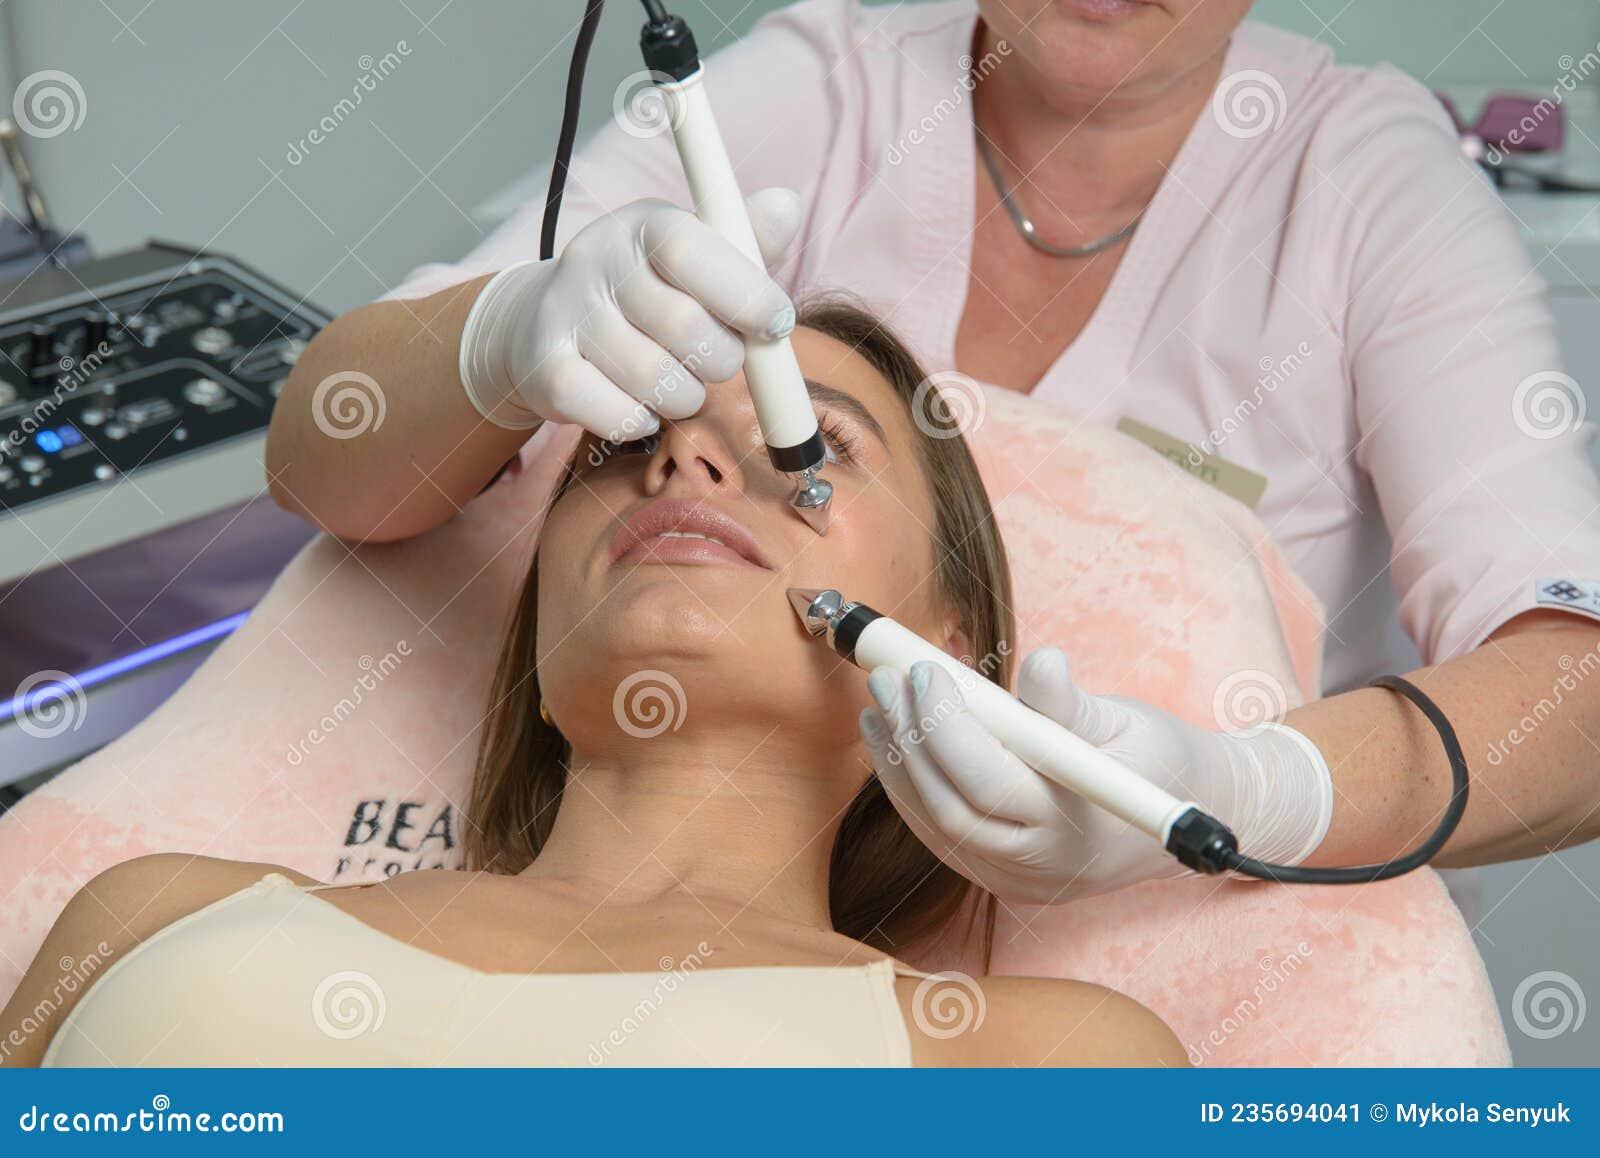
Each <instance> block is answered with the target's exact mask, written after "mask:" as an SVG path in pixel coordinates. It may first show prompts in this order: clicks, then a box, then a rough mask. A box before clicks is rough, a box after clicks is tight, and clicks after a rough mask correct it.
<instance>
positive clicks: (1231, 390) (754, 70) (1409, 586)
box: [394, 0, 1600, 692]
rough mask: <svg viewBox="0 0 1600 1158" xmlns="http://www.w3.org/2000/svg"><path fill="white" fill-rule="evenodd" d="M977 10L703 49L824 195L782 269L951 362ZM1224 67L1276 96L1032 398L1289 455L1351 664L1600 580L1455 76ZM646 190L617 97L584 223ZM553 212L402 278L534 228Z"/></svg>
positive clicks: (1266, 502) (1263, 508) (793, 18)
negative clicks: (870, 311)
mask: <svg viewBox="0 0 1600 1158" xmlns="http://www.w3.org/2000/svg"><path fill="white" fill-rule="evenodd" d="M975 19H976V12H975V9H974V7H973V5H972V4H971V2H970V0H955V2H952V3H939V4H917V5H899V6H893V7H882V8H877V7H870V8H869V7H862V6H861V5H860V4H858V3H856V2H855V0H807V2H806V3H802V4H797V5H796V6H794V7H792V8H789V9H786V10H784V11H782V12H778V13H776V14H774V15H772V16H770V17H768V18H766V19H764V20H763V21H761V22H760V23H759V24H758V25H757V26H756V28H755V29H754V30H753V31H752V32H751V34H750V35H749V36H747V37H746V38H745V39H744V40H742V41H741V42H739V43H738V44H736V45H734V46H732V47H730V48H728V49H727V50H725V51H723V52H720V53H718V54H717V55H716V56H715V57H713V58H712V59H711V60H709V61H708V62H707V73H706V76H707V80H706V83H707V87H708V91H709V93H710V96H711V99H712V101H713V102H714V104H715V107H716V112H717V117H718V120H719V123H720V125H721V128H722V131H723V134H724V136H725V137H726V139H727V143H728V150H729V153H730V154H731V156H732V157H733V159H734V161H735V164H736V165H737V166H738V169H739V175H740V181H741V183H742V184H743V186H744V187H745V188H746V189H747V190H752V191H753V190H755V189H758V188H761V187H764V186H768V185H787V186H789V187H791V188H794V189H797V190H799V191H800V193H801V195H802V196H803V198H804V199H805V202H806V204H807V206H808V213H807V218H806V221H805V224H804V226H803V230H802V238H801V243H800V244H798V245H797V246H796V247H795V248H794V250H793V251H792V252H791V253H790V255H789V256H788V257H787V258H786V259H785V260H784V262H783V263H782V265H781V266H780V267H779V268H778V269H777V270H776V271H775V272H776V274H777V276H778V277H779V278H780V280H781V281H782V282H783V283H784V284H785V285H786V286H787V287H788V288H789V289H790V290H791V291H793V292H796V293H799V292H803V291H806V290H821V289H845V290H849V291H852V292H853V293H855V294H856V295H858V296H859V297H861V298H863V299H864V300H865V301H866V303H867V304H868V305H870V306H872V307H873V308H874V309H876V310H878V311H879V312H881V313H882V314H884V315H885V316H886V317H887V318H888V320H889V321H890V322H891V323H892V324H893V325H894V326H895V327H896V328H897V329H898V330H899V331H900V332H901V333H902V334H903V335H904V336H905V337H906V338H907V339H908V341H909V342H910V344H911V345H912V347H913V348H914V349H915V350H916V352H917V353H918V355H919V356H920V357H921V358H922V359H923V361H924V363H925V364H926V365H927V366H928V367H929V368H930V369H932V370H938V369H945V368H951V367H954V365H955V354H954V345H955V333H956V326H957V323H958V321H959V319H960V317H961V312H962V307H963V303H964V300H965V296H966V289H967V268H968V258H969V253H970V247H971V232H972V225H973V217H974V206H973V189H974V183H975V169H974V165H975V163H976V155H975V152H974V145H973V127H972V120H971V114H972V104H971V99H970V97H971V93H970V91H969V88H968V82H967V80H966V78H967V77H968V75H969V70H970V68H971V65H972V61H971V55H970V45H971V37H972V32H973V27H974V21H975ZM1240 74H1245V75H1242V76H1241V75H1240ZM1262 74H1265V75H1264V76H1263V75H1262ZM1223 78H1224V79H1223V82H1222V85H1221V86H1219V89H1226V88H1229V86H1230V85H1239V84H1250V85H1254V86H1255V87H1256V89H1257V91H1259V92H1264V93H1265V94H1266V98H1267V101H1268V104H1269V106H1270V112H1271V114H1272V115H1270V116H1268V117H1267V118H1266V120H1265V121H1264V122H1253V123H1244V122H1240V121H1232V122H1230V121H1229V120H1228V118H1227V117H1225V116H1223V115H1221V114H1220V113H1219V112H1218V111H1217V110H1216V109H1215V108H1213V109H1208V110H1207V112H1205V113H1204V114H1202V115H1201V117H1200V118H1199V119H1198V121H1197V122H1196V124H1195V126H1194V128H1193V130H1192V131H1191V133H1190V135H1189V138H1188V140H1187V142H1186V143H1185V144H1184V146H1183V148H1182V150H1181V151H1180V153H1179V155H1178V157H1177V158H1176V160H1175V162H1174V164H1173V165H1172V167H1171V171H1170V175H1169V176H1168V178H1167V179H1166V180H1165V181H1164V183H1163V184H1162V186H1161V188H1160V191H1159V192H1158V193H1157V195H1156V197H1155V200H1154V201H1153V202H1152V204H1151V205H1150V207H1149V210H1148V212H1147V213H1146V215H1145V218H1144V220H1143V222H1142V224H1141V225H1140V226H1139V229H1138V231H1137V233H1136V234H1135V235H1134V237H1133V239H1132V241H1131V243H1130V245H1129V247H1128V249H1127V251H1126V253H1125V255H1124V257H1123V260H1122V263H1121V265H1120V267H1119V268H1118V270H1117V271H1116V275H1115V277H1114V279H1113V280H1112V283H1111V285H1110V287H1109V289H1108V290H1107V292H1106V295H1105V298H1104V300H1103V301H1102V302H1101V303H1100V305H1099V308H1098V309H1097V310H1096V312H1095V313H1094V315H1093V317H1092V318H1091V319H1090V321H1089V323H1088V325H1087V326H1086V328H1085V329H1084V331H1083V332H1082V334H1081V335H1080V336H1079V337H1078V338H1077V339H1076V340H1075V341H1074V342H1073V343H1072V345H1071V346H1070V347H1069V348H1068V349H1067V350H1066V351H1065V352H1064V353H1063V354H1062V355H1061V356H1060V357H1059V358H1058V359H1057V360H1056V362H1055V363H1054V365H1052V366H1051V367H1050V369H1049V370H1048V371H1046V373H1045V374H1044V376H1043V377H1042V378H1041V379H1040V380H1039V382H1038V384H1037V386H1036V388H1035V390H1034V396H1035V397H1037V398H1040V399H1043V400H1045V401H1047V402H1049V403H1051V404H1054V405H1058V406H1060V407H1063V408H1065V409H1067V410H1069V411H1072V412H1074V413H1076V414H1079V415H1081V416H1082V417H1083V418H1084V420H1086V421H1090V422H1096V423H1104V424H1107V425H1110V424H1114V423H1115V422H1116V421H1117V420H1118V419H1119V418H1120V417H1122V416H1124V415H1126V416H1131V417H1134V418H1137V419H1139V420H1141V421H1143V422H1144V423H1146V424H1148V425H1150V426H1154V427H1156V428H1158V429H1160V430H1162V431H1165V432H1167V433H1169V434H1172V435H1175V436H1178V437H1180V438H1183V439H1185V440H1186V441H1189V442H1192V443H1199V444H1202V445H1206V446H1207V448H1208V449H1212V450H1215V451H1217V452H1218V453H1220V454H1221V455H1223V456H1224V457H1225V458H1228V459H1230V460H1232V461H1233V462H1236V463H1238V464H1241V465H1243V466H1245V467H1247V468H1249V469H1251V470H1253V471H1256V472H1258V473H1260V474H1262V475H1265V476H1266V478H1267V488H1266V493H1265V496H1264V497H1263V499H1262V501H1261V503H1260V505H1259V506H1258V508H1257V509H1258V512H1259V514H1260V515H1261V517H1262V519H1263V521H1264V522H1265V523H1266V525H1267V526H1268V527H1269V528H1270V529H1271V530H1272V532H1273V534H1274V535H1275V537H1276V538H1277V539H1278V541H1279V542H1280V543H1281V544H1282V546H1283V548H1284V550H1285V553H1286V554H1287V556H1288V558H1289V559H1290V561H1291V562H1292V563H1293V564H1294V566H1295V567H1296V568H1297V569H1298V570H1299V572H1300V574H1301V575H1302V576H1303V577H1304V579H1305V580H1306V582H1307V584H1308V585H1309V586H1310V587H1311V588H1312V590H1314V591H1315V592H1316V594H1317V595H1318V596H1319V597H1320V598H1321V600H1322V601H1323V603H1324V605H1325V606H1326V608H1327V616H1328V641H1327V655H1326V657H1325V664H1324V688H1325V690H1326V691H1329V692H1333V691H1338V690H1340V689H1342V688H1343V687H1346V686H1348V685H1349V684H1351V683H1353V682H1358V681H1359V680H1361V679H1362V678H1363V677H1365V676H1367V675H1370V674H1374V673H1376V672H1378V671H1381V670H1397V669H1399V668H1401V667H1403V666H1404V663H1405V657H1404V655H1403V654H1401V653H1398V652H1397V650H1396V643H1397V642H1400V641H1397V639H1396V637H1395V635H1394V633H1393V632H1392V630H1391V624H1392V623H1393V621H1394V618H1395V614H1396V610H1397V607H1398V614H1399V622H1400V624H1401V625H1402V626H1403V628H1404V630H1405V632H1406V634H1408V635H1409V636H1410V637H1411V639H1412V640H1413V641H1414V643H1415V645H1416V647H1417V649H1418V651H1420V653H1421V654H1422V656H1423V658H1424V659H1425V660H1426V661H1428V662H1430V663H1436V662H1440V661H1443V660H1446V659H1449V658H1452V657H1454V656H1457V655H1460V654H1462V653H1464V652H1466V651H1468V650H1470V649H1472V648H1473V647H1475V646H1476V645H1477V644H1479V643H1480V642H1481V641H1482V640H1483V639H1484V638H1485V637H1486V636H1487V635H1488V634H1489V633H1490V632H1491V631H1493V630H1494V628H1495V627H1496V626H1498V625H1499V624H1501V623H1503V622H1505V621H1506V620H1507V619H1509V618H1510V617H1512V616H1513V615H1515V614H1517V613H1518V612H1521V611H1524V610H1527V609H1529V608H1532V607H1534V606H1536V605H1540V604H1541V602H1544V603H1549V602H1551V601H1552V600H1554V601H1558V602H1559V600H1560V595H1559V594H1553V595H1546V596H1544V597H1543V599H1542V600H1541V596H1540V591H1541V590H1542V589H1548V588H1552V587H1556V586H1558V584H1556V583H1554V582H1552V581H1553V580H1561V579H1572V580H1577V581H1578V583H1579V584H1580V585H1581V584H1582V582H1583V581H1584V580H1586V579H1591V578H1600V523H1595V522H1591V521H1589V520H1590V517H1591V516H1592V515H1593V514H1594V513H1595V511H1596V510H1597V508H1600V483H1597V480H1596V477H1595V474H1594V471H1593V469H1592V468H1591V466H1590V464H1589V461H1588V458H1587V454H1586V449H1587V446H1588V444H1589V441H1590V440H1591V438H1592V437H1593V433H1592V429H1593V428H1592V427H1590V426H1587V425H1580V424H1577V423H1573V422H1570V421H1563V419H1564V414H1563V412H1562V406H1561V405H1560V403H1562V402H1563V401H1573V399H1572V398H1570V397H1569V398H1566V399H1563V398H1562V396H1561V395H1560V394H1559V393H1558V394H1556V395H1554V396H1552V395H1550V394H1549V390H1548V388H1549V386H1550V383H1551V382H1556V383H1557V385H1556V387H1555V389H1556V390H1557V391H1559V390H1561V389H1562V387H1561V386H1560V380H1559V379H1558V378H1552V377H1550V376H1551V375H1559V372H1560V370H1561V355H1560V353H1559V351H1558V350H1557V346H1556V338H1555V331H1554V326H1553V323H1552V321H1551V319H1550V316H1549V314H1548V312H1547V310H1546V307H1545V304H1544V300H1543V284H1542V282H1541V281H1540V279H1539V278H1538V277H1537V275H1536V274H1535V273H1534V272H1533V270H1532V268H1531V266H1530V263H1529V260H1528V258H1527V255H1526V253H1525V252H1524V250H1523V248H1522V246H1521V243H1520V241H1519V239H1518V238H1517V236H1516V234H1515V232H1514V230H1513V229H1512V226H1511V223H1510V221H1509V219H1508V217H1507V214H1506V213H1505V211H1504V210H1503V208H1502V207H1501V205H1500V203H1499V201H1498V199H1497V198H1496V196H1495V195H1494V193H1493V191H1492V190H1491V189H1490V188H1489V187H1488V186H1487V185H1486V184H1485V183H1484V182H1483V181H1482V179H1481V178H1480V177H1479V176H1478V174H1476V173H1475V172H1474V171H1473V170H1472V169H1471V167H1470V166H1469V165H1467V164H1466V163H1465V162H1464V161H1463V160H1462V158H1461V155H1460V152H1459V149H1458V147H1457V144H1456V139H1455V136H1454V134H1453V132H1452V130H1451V126H1450V123H1449V120H1448V118H1447V117H1446V115H1445V113H1444V112H1443V111H1442V109H1441V108H1440V107H1439V106H1438V104H1437V102H1436V101H1435V100H1434V99H1433V98H1432V97H1431V96H1430V94H1429V93H1428V92H1427V91H1426V90H1425V89H1424V88H1423V87H1422V86H1421V85H1419V84H1418V83H1416V82H1415V81H1413V80H1411V79H1410V78H1408V77H1406V76H1403V75H1401V74H1400V73H1399V72H1397V71H1395V70H1393V69H1391V68H1388V67H1378V68H1360V69H1358V68H1341V67H1338V66H1336V65H1335V64H1334V62H1333V60H1332V58H1331V55H1330V53H1329V52H1328V50H1327V49H1325V48H1323V47H1322V46H1320V45H1317V44H1315V43H1313V42H1311V41H1308V40H1305V39H1302V38H1300V37H1297V36H1293V35H1290V34H1288V33H1285V32H1282V31H1278V30H1276V29H1272V28H1268V27H1265V26H1262V25H1256V24H1246V25H1244V26H1243V27H1242V28H1241V29H1240V30H1239V32H1238V33H1237V34H1236V35H1235V37H1234V39H1233V42H1232V45H1231V46H1230V48H1229V52H1228V58H1227V61H1226V65H1225V67H1224V69H1223ZM1280 92H1281V96H1280V95H1279V94H1280ZM1230 128H1231V130H1232V131H1229V130H1230ZM638 197H664V198H668V199H671V200H673V201H676V202H678V203H680V204H687V202H688V192H687V188H686V186H685V183H684V180H683V175H682V172H681V170H680V168H679V164H678V160H677V156H676V153H675V151H674V149H673V146H672V143H671V140H670V137H667V136H665V135H656V136H653V137H645V138H643V139H641V138H640V137H639V136H638V135H636V132H635V133H629V132H625V131H624V129H623V128H622V127H620V126H619V125H618V124H616V123H610V124H608V125H606V126H605V128H603V129H602V130H601V131H600V132H599V133H597V134H596V136H595V137H594V138H593V139H592V140H591V141H590V142H589V143H588V144H587V146H586V147H585V148H584V149H583V150H581V152H580V155H579V156H578V158H577V160H576V161H575V163H574V167H573V171H572V177H571V182H570V184H569V186H568V191H567V197H566V203H565V206H564V207H563V210H562V218H561V230H560V237H561V240H562V242H564V241H565V240H566V239H567V238H570V237H571V236H572V234H573V233H574V232H575V231H576V230H577V229H579V228H580V227H581V226H582V225H583V224H584V223H586V222H587V221H589V220H592V219H593V218H594V217H595V216H596V215H598V214H600V213H602V212H605V211H607V210H609V209H612V208H615V207H616V206H618V205H621V204H623V203H625V202H627V201H630V200H633V199H634V198H638ZM541 212H542V205H539V204H530V205H528V206H526V207H524V208H523V209H522V210H521V211H520V212H518V213H517V214H516V215H515V216H514V217H513V218H512V219H511V220H510V221H508V222H507V223H506V224H505V225H504V226H502V227H501V228H500V229H499V230H497V231H496V232H495V233H494V234H493V235H492V236H490V237H489V238H488V239H487V240H485V241H484V242H483V243H482V244H481V245H480V246H479V247H478V248H477V249H476V250H474V251H473V252H472V253H471V254H469V255H468V256H467V257H466V258H465V259H464V260H463V261H461V262H459V263H457V264H449V265H440V264H434V265H426V266H423V267H421V268H420V269H418V270H416V271H414V272H413V273H412V275H411V276H410V277H409V278H408V279H407V280H406V281H405V283H404V284H403V285H402V286H401V287H399V289H397V290H396V291H395V295H394V296H400V297H411V296H420V295H423V294H427V293H431V292H434V291H435V290H438V289H440V288H443V287H444V286H447V285H449V284H452V283H454V282H457V281H460V280H462V279H465V278H467V277H471V276H476V275H477V274H479V273H482V272H485V271H488V270H492V269H496V268H499V267H500V266H503V265H505V264H507V263H509V262H511V261H513V260H517V259H521V258H526V257H533V256H537V252H538V230H539V220H540V215H541ZM1569 381H1570V380H1569ZM1552 397H1553V398H1554V401H1555V402H1556V403H1557V405H1555V406H1554V407H1553V408H1552V407H1551V406H1550V403H1551V400H1552ZM1578 404H1579V405H1581V400H1580V401H1579V403H1578ZM1579 413H1580V414H1581V410H1580V411H1579ZM537 437H538V438H543V435H541V436H537ZM978 437H979V438H981V437H982V432H981V430H980V431H979V432H978ZM538 446H539V442H538V441H537V439H536V441H535V443H534V449H535V450H537V449H538ZM1391 542H1392V546H1391ZM1561 590H1564V591H1579V592H1580V594H1581V592H1582V591H1583V590H1585V589H1582V588H1581V587H1567V588H1561ZM1583 602H1584V603H1585V604H1586V607H1580V608H1578V609H1579V610H1588V611H1589V612H1590V613H1591V614H1597V615H1600V604H1596V602H1595V599H1594V596H1593V595H1592V594H1589V595H1587V596H1584V597H1583ZM1062 642H1069V641H1062Z"/></svg>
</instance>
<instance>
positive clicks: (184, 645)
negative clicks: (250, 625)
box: [0, 611, 250, 723]
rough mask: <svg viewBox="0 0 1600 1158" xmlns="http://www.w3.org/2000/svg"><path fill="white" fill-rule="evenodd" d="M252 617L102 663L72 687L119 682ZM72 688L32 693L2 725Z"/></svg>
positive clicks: (10, 708) (9, 708)
mask: <svg viewBox="0 0 1600 1158" xmlns="http://www.w3.org/2000/svg"><path fill="white" fill-rule="evenodd" d="M249 614H250V613H249V612H248V611H241V612H239V613H238V614H237V615H230V616H228V617H227V618H226V619H219V620H217V621H216V622H215V623H208V624H206V625H205V626H204V627H197V628H195V629H194V630H193V631H186V632H184V633H183V634H182V635H175V636H173V637H172V638H171V639H168V640H165V641H163V642H161V643H153V644H151V645H150V646H149V647H142V648H140V649H139V650H138V651H134V652H129V653H128V654H127V655H125V656H123V657H122V658H121V659H114V660H112V661H111V662H110V663H103V664H101V665H100V666H99V667H92V668H90V669H89V670H88V671H86V672H83V673H82V674H80V675H77V676H74V677H73V683H74V684H76V686H77V687H79V688H84V689H88V688H92V687H94V686H95V685H96V684H102V683H105V682H106V681H107V680H111V679H116V678H117V677H118V676H120V675H126V674H127V673H128V672H130V671H133V670H134V669H135V668H140V667H144V666H146V665H147V664H152V663H158V662H160V661H161V660H164V659H166V658H167V657H168V656H171V655H176V654H177V653H178V652H180V651H187V650H188V649H189V648H191V647H198V646H199V645H200V644H202V643H205V642H207V641H208V640H213V639H217V638H219V637H220V636H224V635H227V634H228V633H229V632H231V631H232V630H233V629H234V628H236V627H238V626H239V625H240V624H241V623H243V622H244V620H245V617H246V616H247V615H249ZM72 686H73V685H72V684H64V683H61V682H60V681H57V682H55V683H50V684H42V685H40V686H39V687H36V688H31V689H29V691H28V693H27V694H26V695H22V696H17V697H15V698H13V699H12V700H11V702H10V703H8V704H7V705H6V706H5V707H4V708H3V709H0V723H4V722H5V721H7V720H11V719H14V718H15V717H16V716H18V715H19V714H21V713H22V712H25V711H27V710H28V709H29V708H31V707H32V706H33V705H34V704H36V703H38V702H39V701H40V700H47V699H51V698H59V697H60V695H61V692H62V689H64V688H66V689H69V690H70V689H71V687H72Z"/></svg>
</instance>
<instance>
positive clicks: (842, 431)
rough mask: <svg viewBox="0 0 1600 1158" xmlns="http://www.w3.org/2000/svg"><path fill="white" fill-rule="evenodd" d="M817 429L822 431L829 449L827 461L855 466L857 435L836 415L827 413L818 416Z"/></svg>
mask: <svg viewBox="0 0 1600 1158" xmlns="http://www.w3.org/2000/svg"><path fill="white" fill-rule="evenodd" d="M817 427H818V429H820V430H821V431H822V441H823V444H824V445H825V446H826V447H827V461H829V462H839V463H844V464H845V465H846V466H850V465H853V464H854V463H855V461H856V454H855V452H856V447H857V445H858V443H857V438H856V435H854V434H853V433H851V431H850V429H849V428H848V426H847V425H846V424H845V423H844V422H842V421H840V419H839V418H837V417H836V416H835V415H833V414H830V413H828V412H826V411H824V412H823V413H821V414H819V415H817Z"/></svg>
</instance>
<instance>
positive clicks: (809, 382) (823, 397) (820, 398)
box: [806, 378, 889, 450]
mask: <svg viewBox="0 0 1600 1158" xmlns="http://www.w3.org/2000/svg"><path fill="white" fill-rule="evenodd" d="M806 390H807V391H808V392H809V393H810V394H811V401H813V402H821V403H822V404H823V405H825V406H829V407H832V408H833V409H835V410H843V411H844V412H845V413H846V414H849V415H850V416H851V417H852V418H854V419H856V420H857V421H858V422H860V423H861V425H863V426H865V427H866V428H867V429H868V430H870V431H872V433H873V434H874V435H875V436H876V437H877V439H878V441H879V442H881V443H882V444H883V448H884V449H885V450H888V449H889V436H888V435H886V434H885V433H884V432H883V425H882V424H881V423H879V421H878V420H877V419H876V418H874V417H873V416H872V411H870V410H868V409H867V408H866V407H865V406H864V405H862V403H861V399H859V398H857V397H856V396H855V395H854V394H846V393H845V392H844V391H843V390H840V389H838V388H837V387H833V386H829V385H828V384H827V383H826V382H818V381H817V380H816V379H814V378H807V379H806Z"/></svg>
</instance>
